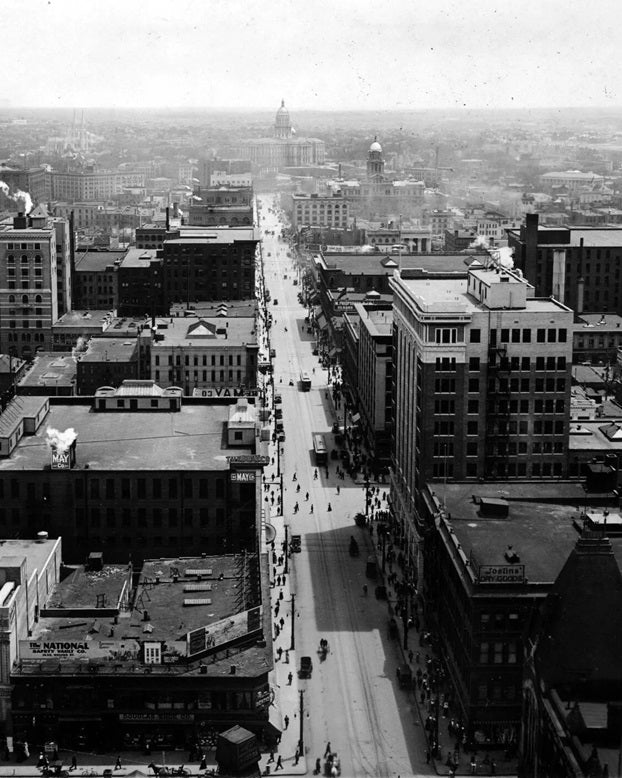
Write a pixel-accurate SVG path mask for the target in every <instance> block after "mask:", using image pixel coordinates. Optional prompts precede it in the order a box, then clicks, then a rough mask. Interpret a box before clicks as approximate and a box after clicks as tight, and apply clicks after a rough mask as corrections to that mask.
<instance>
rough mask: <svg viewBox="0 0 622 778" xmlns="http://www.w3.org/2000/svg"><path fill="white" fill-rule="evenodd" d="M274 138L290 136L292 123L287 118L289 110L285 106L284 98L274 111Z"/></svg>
mask: <svg viewBox="0 0 622 778" xmlns="http://www.w3.org/2000/svg"><path fill="white" fill-rule="evenodd" d="M274 137H275V138H291V137H292V123H291V121H290V119H289V111H288V110H287V108H286V107H285V100H281V107H280V108H279V110H278V111H277V112H276V121H275V123H274Z"/></svg>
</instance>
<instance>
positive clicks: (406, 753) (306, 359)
mask: <svg viewBox="0 0 622 778" xmlns="http://www.w3.org/2000/svg"><path fill="white" fill-rule="evenodd" d="M275 202H276V200H275V198H274V197H273V196H272V195H264V196H260V197H259V203H260V225H261V229H262V241H263V261H264V269H265V287H266V289H267V290H269V293H270V295H271V298H272V299H271V301H270V303H269V304H268V308H269V312H270V313H271V314H272V317H273V320H274V323H273V326H272V328H271V333H270V341H271V342H270V346H271V348H272V349H274V351H275V356H274V358H273V365H274V390H275V392H276V393H278V394H280V395H281V396H282V409H283V421H284V431H285V442H284V443H283V444H282V450H283V454H282V456H281V457H280V459H281V461H280V465H281V470H282V473H283V486H284V497H283V508H284V510H283V518H282V519H280V520H281V521H284V522H285V524H286V525H288V533H289V536H290V537H291V536H292V535H300V536H301V552H300V553H298V554H292V556H291V559H290V575H291V586H292V590H293V591H294V593H295V611H296V621H295V643H296V655H297V656H298V657H300V656H301V655H308V656H310V657H311V658H312V662H313V672H312V675H311V677H310V678H308V679H299V680H298V681H297V683H298V684H299V689H301V690H304V695H303V701H304V702H303V705H304V720H303V725H304V744H305V756H306V761H307V765H308V766H309V769H310V768H311V767H313V766H314V765H315V760H316V758H318V757H321V756H322V755H323V753H324V750H325V747H326V744H327V742H330V743H331V747H332V750H333V751H336V752H337V753H338V754H339V757H340V761H341V768H342V774H343V775H344V776H376V777H381V776H402V777H404V776H411V775H416V774H422V775H424V774H431V769H430V768H431V766H430V765H426V758H425V756H426V755H425V751H426V746H425V739H424V733H423V728H422V726H421V722H420V719H419V713H418V710H417V706H416V703H415V697H414V693H413V692H412V691H404V690H402V689H400V688H399V685H398V682H397V678H396V668H397V666H398V665H399V664H400V663H401V662H403V657H402V654H401V649H400V646H399V645H398V643H399V641H396V640H395V639H391V638H390V637H389V635H388V617H389V614H388V604H387V602H386V601H383V600H377V599H376V598H375V596H374V582H373V581H370V580H369V579H367V578H366V576H365V569H366V561H367V557H368V555H369V554H372V553H374V547H373V540H372V538H371V537H370V534H369V532H368V531H367V529H365V528H359V527H357V526H356V525H355V523H354V516H355V514H356V513H357V512H363V513H364V512H365V487H364V485H363V484H362V482H361V481H359V482H358V483H355V482H353V481H352V479H351V478H350V477H349V476H348V475H346V476H345V480H341V479H338V478H337V474H336V465H337V464H338V461H336V460H333V459H331V458H330V455H329V458H328V476H327V475H326V470H325V468H324V467H320V468H318V477H317V479H314V471H315V468H316V463H315V459H314V452H313V439H312V435H313V434H314V433H323V434H324V435H325V437H326V443H327V448H328V451H329V454H330V451H331V449H332V448H336V444H335V442H334V436H333V434H332V432H331V428H332V425H333V422H335V421H339V422H341V423H342V424H343V410H338V411H337V414H339V418H337V414H336V411H335V408H334V405H333V400H332V394H331V392H330V391H329V386H328V372H327V370H326V369H323V368H322V367H321V365H320V362H319V360H318V357H317V356H314V355H313V353H312V352H313V347H314V343H315V340H314V337H313V336H312V335H311V334H309V333H308V332H307V327H306V326H305V316H306V315H307V313H308V311H307V309H305V308H303V306H302V305H301V304H300V303H299V302H298V299H297V293H298V292H299V291H300V290H301V288H302V287H301V281H299V283H298V284H297V285H295V284H294V280H296V279H297V278H298V276H297V269H296V265H295V260H294V258H293V257H291V256H289V254H288V252H290V247H289V245H288V244H287V243H286V242H284V241H283V240H282V239H280V238H279V235H280V232H281V228H282V223H281V222H280V220H279V214H278V208H276V207H275ZM303 370H304V371H307V372H308V374H309V375H310V376H311V380H312V385H311V390H310V391H309V392H303V391H301V388H300V381H299V378H300V373H301V371H303ZM342 408H343V406H342ZM273 448H274V447H273ZM277 465H278V463H275V465H274V467H272V468H268V469H267V470H268V473H267V474H268V477H270V475H271V473H274V474H275V475H276V473H277ZM294 476H295V477H296V480H293V479H294ZM297 485H300V491H297ZM337 487H339V493H338V489H337ZM380 489H381V492H382V490H383V489H385V490H386V489H388V485H384V486H382V485H381V487H380ZM307 492H308V494H309V498H308V500H307V499H306V494H307ZM295 503H298V504H299V510H298V512H297V513H295V510H294V506H295ZM329 505H330V506H331V510H329ZM275 521H278V519H277V520H275ZM352 535H353V536H354V537H355V538H356V540H357V542H358V545H359V549H360V554H359V556H358V557H351V556H350V554H349V541H350V536H352ZM365 584H367V585H368V586H369V591H368V593H365V592H364V585H365ZM272 591H276V590H275V589H273V590H272ZM288 607H290V606H288ZM414 638H415V639H416V636H414ZM321 639H324V640H326V641H328V645H329V651H328V653H327V655H326V658H325V659H324V660H322V659H321V657H320V655H319V654H318V648H319V643H320V640H321ZM423 653H424V652H422V654H423ZM283 713H287V711H283ZM295 714H296V710H293V711H290V712H289V716H290V718H292V717H293V716H294V715H295Z"/></svg>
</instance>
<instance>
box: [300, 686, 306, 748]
mask: <svg viewBox="0 0 622 778" xmlns="http://www.w3.org/2000/svg"><path fill="white" fill-rule="evenodd" d="M304 693H305V692H304V689H300V690H299V691H298V694H299V695H300V708H299V710H298V718H299V719H300V738H299V740H298V753H299V754H300V756H303V755H304V751H305V739H304V732H303V718H304V699H303V698H304Z"/></svg>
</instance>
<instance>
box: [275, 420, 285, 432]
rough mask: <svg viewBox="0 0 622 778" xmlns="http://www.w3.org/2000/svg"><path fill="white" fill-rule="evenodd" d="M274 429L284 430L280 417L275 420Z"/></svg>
mask: <svg viewBox="0 0 622 778" xmlns="http://www.w3.org/2000/svg"><path fill="white" fill-rule="evenodd" d="M276 431H277V432H284V429H283V420H282V419H278V420H277V422H276Z"/></svg>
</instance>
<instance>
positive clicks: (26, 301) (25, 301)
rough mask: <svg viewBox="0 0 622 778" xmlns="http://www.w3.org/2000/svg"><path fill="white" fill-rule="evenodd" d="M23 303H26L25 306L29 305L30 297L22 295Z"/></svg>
mask: <svg viewBox="0 0 622 778" xmlns="http://www.w3.org/2000/svg"><path fill="white" fill-rule="evenodd" d="M22 303H24V304H25V305H28V295H27V294H23V295H22Z"/></svg>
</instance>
